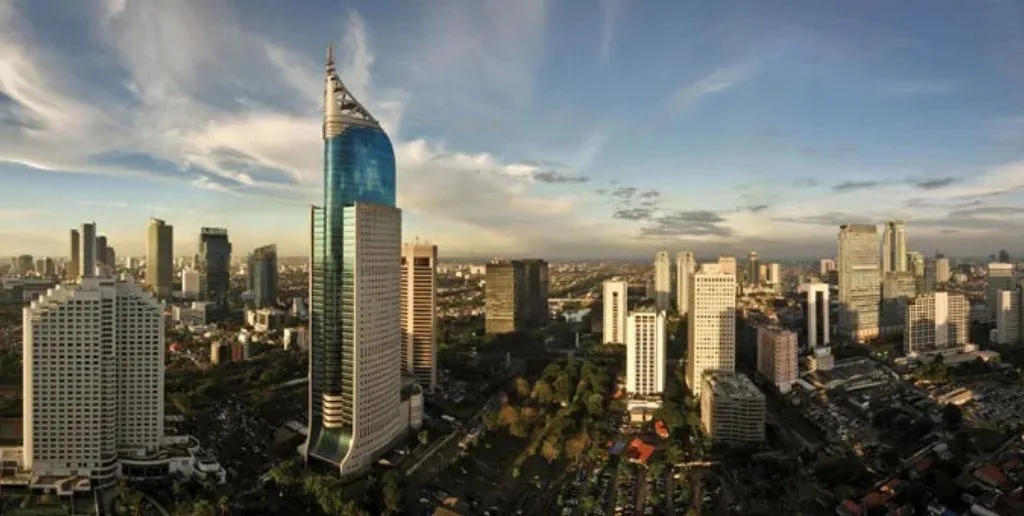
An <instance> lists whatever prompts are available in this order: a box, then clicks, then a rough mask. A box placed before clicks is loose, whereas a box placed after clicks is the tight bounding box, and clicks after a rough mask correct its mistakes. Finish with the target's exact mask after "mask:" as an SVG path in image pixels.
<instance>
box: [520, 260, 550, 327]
mask: <svg viewBox="0 0 1024 516" xmlns="http://www.w3.org/2000/svg"><path fill="white" fill-rule="evenodd" d="M521 261H522V263H523V287H524V288H525V289H526V291H525V293H524V295H523V296H522V299H523V303H525V306H524V307H523V309H524V310H525V314H526V324H527V325H529V326H530V327H531V328H539V327H541V326H543V325H545V324H547V322H548V315H549V311H548V262H546V261H544V260H541V259H538V258H531V259H526V260H521Z"/></svg>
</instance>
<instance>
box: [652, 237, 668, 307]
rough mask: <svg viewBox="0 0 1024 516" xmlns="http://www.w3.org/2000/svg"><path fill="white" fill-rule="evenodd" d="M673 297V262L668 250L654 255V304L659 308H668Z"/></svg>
mask: <svg viewBox="0 0 1024 516" xmlns="http://www.w3.org/2000/svg"><path fill="white" fill-rule="evenodd" d="M671 299H672V262H671V261H670V260H669V257H668V251H658V254H656V255H654V304H655V306H656V307H657V308H658V310H668V309H669V302H670V300H671Z"/></svg>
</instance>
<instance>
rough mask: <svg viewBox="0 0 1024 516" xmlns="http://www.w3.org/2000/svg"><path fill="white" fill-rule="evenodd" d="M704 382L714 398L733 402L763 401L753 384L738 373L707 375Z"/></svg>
mask: <svg viewBox="0 0 1024 516" xmlns="http://www.w3.org/2000/svg"><path fill="white" fill-rule="evenodd" d="M704 381H705V382H707V384H708V386H709V387H710V388H711V390H712V391H713V392H714V394H715V396H716V397H722V398H729V399H735V400H749V399H764V393H762V392H761V390H760V389H758V388H757V386H756V385H754V382H752V381H750V378H747V377H746V376H744V375H742V374H739V373H722V372H713V373H707V374H706V375H705V376H704Z"/></svg>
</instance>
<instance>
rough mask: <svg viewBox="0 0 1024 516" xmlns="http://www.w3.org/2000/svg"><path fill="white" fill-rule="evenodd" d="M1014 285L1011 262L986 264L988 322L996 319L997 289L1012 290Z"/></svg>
mask: <svg viewBox="0 0 1024 516" xmlns="http://www.w3.org/2000/svg"><path fill="white" fill-rule="evenodd" d="M1015 286H1016V285H1015V281H1014V268H1013V264H1012V263H990V264H988V276H987V277H986V278H985V305H986V307H987V308H988V320H989V322H995V320H996V300H997V295H998V293H999V291H1000V290H1013V289H1014V287H1015Z"/></svg>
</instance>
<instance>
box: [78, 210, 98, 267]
mask: <svg viewBox="0 0 1024 516" xmlns="http://www.w3.org/2000/svg"><path fill="white" fill-rule="evenodd" d="M78 231H79V234H81V235H82V242H81V246H80V247H79V249H80V252H79V253H78V277H79V278H92V277H95V276H96V223H95V222H88V223H85V224H82V226H81V227H80V228H79V230H78Z"/></svg>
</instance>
